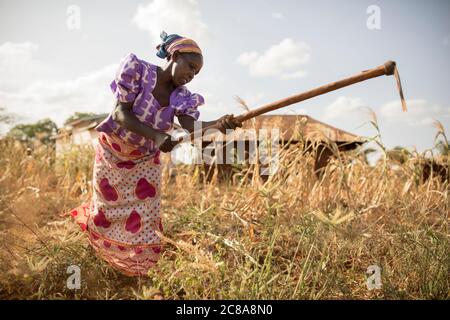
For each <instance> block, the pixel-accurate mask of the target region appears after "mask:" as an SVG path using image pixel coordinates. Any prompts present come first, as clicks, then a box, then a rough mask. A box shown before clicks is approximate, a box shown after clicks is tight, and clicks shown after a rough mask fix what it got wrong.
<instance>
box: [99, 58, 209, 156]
mask: <svg viewBox="0 0 450 320" xmlns="http://www.w3.org/2000/svg"><path fill="white" fill-rule="evenodd" d="M157 68H158V66H156V65H153V64H150V63H148V62H146V61H144V60H140V59H138V58H137V57H136V56H135V55H134V54H133V53H130V54H128V55H127V56H125V57H124V58H123V59H122V61H121V63H120V67H119V70H118V72H117V75H116V78H115V79H114V80H113V81H112V83H111V85H110V87H111V90H112V91H113V93H114V95H115V97H116V98H117V100H118V101H120V102H133V101H134V103H133V113H134V114H135V115H136V116H137V118H138V119H139V120H140V121H141V122H143V123H145V124H147V125H149V126H151V127H153V128H154V129H156V130H160V131H164V132H167V131H169V130H171V129H172V127H173V120H174V116H179V115H188V116H191V117H193V118H194V119H195V120H197V119H198V117H199V116H200V113H199V111H198V110H197V107H198V106H200V105H202V104H204V98H203V97H202V96H201V95H199V94H196V93H190V92H189V90H188V89H187V88H186V87H185V86H180V87H177V88H176V89H175V90H174V91H173V92H172V93H171V95H170V103H169V105H168V106H160V105H159V103H158V101H157V100H156V99H155V97H153V95H152V92H153V89H154V88H155V85H156V77H157ZM113 112H114V110H113ZM96 130H97V131H99V132H105V133H107V134H110V133H115V134H116V135H118V136H119V137H120V138H122V139H123V140H124V141H126V142H129V143H131V144H133V145H135V146H136V147H138V149H139V151H141V152H142V153H143V154H149V153H150V154H152V153H155V152H156V151H157V147H155V145H154V142H153V140H151V139H147V138H144V137H142V136H140V135H137V134H135V133H133V132H131V131H129V130H127V129H125V128H122V127H120V126H119V124H118V123H117V122H115V121H114V120H113V118H112V112H111V113H110V114H109V115H108V117H107V118H106V119H105V120H103V121H102V122H101V123H100V124H99V125H98V126H97V127H96Z"/></svg>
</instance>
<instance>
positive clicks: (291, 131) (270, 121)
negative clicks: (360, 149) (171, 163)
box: [203, 115, 367, 144]
mask: <svg viewBox="0 0 450 320" xmlns="http://www.w3.org/2000/svg"><path fill="white" fill-rule="evenodd" d="M243 129H244V130H246V129H255V130H256V133H258V132H259V130H260V129H266V130H267V131H268V134H269V135H270V131H271V130H272V129H278V130H279V135H280V140H282V141H286V142H287V141H289V140H291V139H292V140H291V141H292V142H297V141H300V140H310V141H330V140H331V141H333V142H337V143H356V144H363V143H365V142H366V141H367V140H366V139H365V138H363V137H360V136H357V135H354V134H352V133H349V132H346V131H344V130H341V129H338V128H335V127H333V126H330V125H328V124H326V123H323V122H320V121H318V120H316V119H313V118H311V117H310V116H307V115H262V116H258V117H256V118H255V120H249V121H246V122H244V124H243V128H242V129H241V128H238V129H236V130H235V131H234V132H232V133H230V134H228V136H227V137H225V135H222V134H218V135H215V134H208V135H206V136H204V138H203V140H204V141H213V140H215V141H220V140H225V139H226V140H228V141H229V140H231V139H235V140H253V139H254V136H253V137H252V135H251V134H248V133H245V132H244V130H243ZM256 139H257V138H256Z"/></svg>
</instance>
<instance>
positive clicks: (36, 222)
mask: <svg viewBox="0 0 450 320" xmlns="http://www.w3.org/2000/svg"><path fill="white" fill-rule="evenodd" d="M1 144H2V145H1V146H2V150H3V153H2V154H1V155H0V166H1V168H2V173H1V176H0V221H1V225H0V226H1V227H0V238H1V239H0V240H1V250H0V258H1V263H0V271H1V275H0V297H1V298H3V299H68V298H76V299H78V298H79V299H136V298H137V299H348V298H351V299H368V298H369V299H374V298H375V299H377V298H382V299H448V298H449V281H450V280H449V279H450V272H449V271H450V258H449V257H450V256H449V249H450V245H449V243H450V242H449V225H448V222H449V220H448V218H449V216H448V215H449V211H450V201H449V185H448V183H443V182H442V181H440V180H439V179H437V178H433V179H430V180H428V181H426V182H424V183H421V182H420V179H418V176H417V175H416V174H415V171H414V170H413V169H412V168H413V167H412V166H413V165H412V163H414V160H415V159H410V160H411V162H409V161H408V162H407V163H405V164H403V165H401V166H396V167H395V168H393V167H392V166H391V165H390V162H389V160H388V159H387V158H385V159H384V160H382V161H380V162H379V163H378V164H377V165H376V166H375V167H371V166H369V165H368V164H367V163H366V162H365V161H363V159H362V158H361V157H359V156H352V157H345V158H344V157H339V158H338V160H335V161H334V162H333V163H331V164H330V165H329V166H328V167H327V168H326V171H325V172H324V174H323V176H322V179H321V180H317V179H316V177H315V175H314V173H313V158H312V156H311V155H309V154H302V153H301V152H299V151H298V150H297V149H289V150H283V151H282V153H281V161H280V162H281V163H280V170H279V172H278V173H277V174H276V175H274V176H272V177H270V179H269V180H268V181H267V182H265V183H263V182H262V181H260V180H259V179H256V178H255V175H253V178H252V179H248V177H249V176H251V173H252V171H253V170H255V168H253V167H250V168H247V170H244V171H242V172H240V173H238V174H236V175H235V177H234V181H235V183H234V184H232V183H229V182H226V183H219V182H217V180H216V179H213V181H212V182H211V183H206V182H204V181H203V176H202V175H201V174H200V171H199V168H197V167H193V166H184V167H183V166H181V167H179V168H177V175H176V177H172V178H171V177H170V176H171V175H170V172H167V171H166V172H164V174H163V189H164V190H163V194H164V195H163V199H162V214H163V220H164V224H165V234H164V238H163V239H164V241H165V242H166V243H167V246H166V251H165V252H164V254H163V257H162V259H161V260H160V262H159V263H158V268H157V269H154V270H150V271H149V274H148V277H144V278H141V279H135V278H128V277H125V276H122V275H121V274H119V273H118V272H116V271H115V270H113V269H111V268H110V267H109V266H108V265H107V264H105V263H104V262H103V261H101V260H99V259H97V258H96V257H95V256H94V255H93V253H92V252H91V250H90V249H89V247H88V246H87V242H86V239H85V238H84V235H83V234H82V233H81V232H80V231H79V230H78V228H77V226H75V225H74V224H73V222H72V221H70V219H69V218H67V217H62V216H60V213H62V212H64V211H66V210H68V209H70V208H72V207H75V206H77V205H79V204H80V203H81V202H82V201H83V200H85V199H88V198H89V192H90V188H91V185H90V177H91V170H92V162H93V152H92V150H91V149H89V148H86V149H77V150H74V151H73V152H71V153H70V154H67V155H65V156H64V158H62V159H56V160H55V157H54V154H53V153H52V152H51V151H47V150H46V149H45V148H43V149H41V150H37V151H36V152H35V153H34V154H33V156H32V157H29V156H27V155H26V150H24V148H23V147H22V146H20V145H16V144H14V143H12V142H10V141H2V142H1ZM73 264H76V265H79V266H80V268H81V272H82V285H81V289H80V290H69V289H67V288H66V279H67V277H68V275H67V274H66V270H67V267H68V266H69V265H73ZM370 265H379V266H380V267H381V269H382V273H381V277H382V288H381V289H379V290H368V288H367V286H366V279H367V274H366V270H367V268H368V266H370Z"/></svg>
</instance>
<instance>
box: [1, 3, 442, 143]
mask: <svg viewBox="0 0 450 320" xmlns="http://www.w3.org/2000/svg"><path fill="white" fill-rule="evenodd" d="M73 5H75V6H76V7H75V11H70V9H71V8H72V7H71V6H73ZM372 5H375V6H377V8H379V13H380V15H379V17H380V20H379V21H380V23H379V26H380V29H375V30H370V29H369V28H368V27H367V20H368V19H369V18H370V16H371V15H372V12H370V13H368V12H367V9H368V7H369V6H372ZM68 10H69V11H68ZM77 10H79V20H76V19H75V20H74V17H78V16H77V15H76V14H77V12H78V11H77ZM449 18H450V2H449V1H436V0H435V1H406V0H404V1H402V0H397V1H373V0H371V1H364V0H359V1H350V0H348V1H321V0H317V1H298V0H297V1H256V0H252V1H242V0H241V1H237V0H228V1H225V0H209V1H207V0H198V1H189V0H153V1H121V2H119V1H114V2H113V1H103V0H102V1H75V0H72V1H57V2H55V1H47V0H41V1H22V0H19V1H0V30H1V32H0V106H3V107H6V108H7V110H8V111H9V112H12V113H15V114H16V115H18V116H19V117H20V120H21V121H22V122H29V121H35V120H38V119H40V118H43V117H50V118H52V119H53V120H54V121H56V122H57V124H58V125H61V124H62V122H63V121H64V119H66V118H67V117H68V116H69V115H70V114H72V113H73V112H75V111H80V112H109V111H110V110H111V108H112V105H113V97H112V94H111V92H110V91H109V87H108V85H109V82H110V81H111V79H112V78H113V77H114V74H115V71H116V69H117V65H118V62H119V61H120V59H121V58H122V57H123V56H124V55H125V54H127V53H129V52H133V53H135V54H137V55H138V56H139V57H140V58H141V59H144V60H147V61H149V62H151V63H154V64H160V65H162V64H164V63H165V62H164V61H163V60H161V59H159V58H157V57H156V56H155V49H154V48H155V46H156V44H157V40H158V34H159V32H160V31H161V30H162V29H164V30H166V31H167V32H168V33H179V34H181V35H185V36H189V37H192V38H194V39H195V40H197V42H198V43H199V44H200V46H201V47H202V49H203V51H204V56H205V65H204V68H203V70H202V72H201V73H200V74H199V75H198V76H197V77H196V79H194V81H193V82H192V83H191V84H189V85H188V88H189V89H190V90H191V91H193V92H198V93H200V94H203V95H204V96H205V98H206V104H205V105H204V106H202V107H201V109H200V111H201V119H202V120H212V119H215V118H217V117H219V116H221V115H223V114H225V113H234V114H239V113H241V112H243V110H242V109H241V108H240V107H239V106H238V104H237V103H236V101H235V99H234V97H235V96H236V95H238V96H240V97H242V98H243V99H244V100H246V101H247V103H248V104H249V105H250V107H252V108H254V107H258V106H260V105H263V104H265V103H269V102H272V101H275V100H278V99H280V98H284V97H286V96H289V95H293V94H296V93H300V92H302V91H305V90H308V89H311V88H314V87H317V86H320V85H323V84H326V83H328V82H332V81H336V80H339V79H341V78H343V77H346V76H350V75H353V74H355V73H357V72H359V71H362V70H365V69H368V68H372V67H376V66H378V65H381V64H383V63H384V62H385V61H387V60H395V61H397V63H398V68H399V71H400V75H401V79H402V84H403V87H404V92H405V96H406V98H407V101H408V105H409V108H410V111H409V112H408V113H405V114H402V112H401V107H400V101H399V97H398V93H397V89H396V84H395V80H394V78H392V77H381V78H377V79H373V80H369V81H366V82H363V83H360V84H357V85H354V86H350V87H347V88H345V89H342V90H339V91H335V92H332V93H329V94H326V95H323V96H320V97H317V98H314V99H312V100H309V101H305V102H302V103H299V104H297V105H293V106H291V107H288V108H286V109H284V110H280V111H278V112H277V113H289V114H295V113H298V114H304V113H306V114H308V115H310V116H312V117H314V118H316V119H318V120H321V121H324V122H326V123H330V124H332V125H334V126H337V127H339V128H342V129H345V130H347V131H350V132H353V133H356V134H360V135H364V136H373V135H375V134H376V132H375V130H374V129H373V128H372V127H371V126H370V125H367V124H365V123H367V122H368V121H370V119H371V118H370V115H369V113H368V112H367V111H366V110H367V108H370V109H371V110H373V111H374V112H375V114H376V116H377V119H378V122H379V125H380V129H381V134H382V137H383V141H384V143H385V144H386V145H387V146H388V147H394V146H397V145H402V146H406V147H411V148H412V147H416V148H417V149H418V150H419V151H423V150H424V149H427V148H431V147H433V139H434V136H435V134H436V128H435V127H434V126H433V124H432V121H433V119H436V120H439V121H440V122H441V123H442V124H443V126H444V128H445V129H446V130H447V131H448V130H449V129H450V99H449V98H450V92H449V89H448V87H449V85H448V84H449V83H450V81H449V80H450V73H449V71H450V63H449V62H450V61H449V57H450V54H449V53H450V44H449V41H450V39H449V37H450V19H449ZM74 21H79V25H76V27H75V28H70V27H69V25H70V26H74V25H73V24H70V23H72V22H74ZM68 23H69V25H68ZM78 27H79V28H78ZM449 135H450V134H449Z"/></svg>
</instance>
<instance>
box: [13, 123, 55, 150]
mask: <svg viewBox="0 0 450 320" xmlns="http://www.w3.org/2000/svg"><path fill="white" fill-rule="evenodd" d="M57 130H58V127H57V126H56V124H55V123H54V122H53V121H52V120H50V119H48V118H46V119H42V120H39V121H38V122H36V123H32V124H18V125H16V126H14V127H13V128H12V129H11V130H9V132H8V134H7V135H8V136H10V137H13V138H15V139H17V140H20V141H23V142H27V143H30V142H31V141H33V140H35V139H38V140H39V141H41V142H42V143H44V144H50V143H52V140H51V139H50V138H51V136H53V135H54V134H56V132H57Z"/></svg>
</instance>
